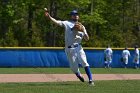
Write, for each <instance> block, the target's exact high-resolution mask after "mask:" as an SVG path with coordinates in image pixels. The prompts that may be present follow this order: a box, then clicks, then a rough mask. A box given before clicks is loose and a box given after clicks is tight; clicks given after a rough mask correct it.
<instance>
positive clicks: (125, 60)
mask: <svg viewBox="0 0 140 93" xmlns="http://www.w3.org/2000/svg"><path fill="white" fill-rule="evenodd" d="M129 57H130V52H129V50H128V49H127V47H126V48H125V49H124V50H123V51H122V62H123V63H124V67H125V68H127V64H128V58H129Z"/></svg>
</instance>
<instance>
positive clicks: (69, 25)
mask: <svg viewBox="0 0 140 93" xmlns="http://www.w3.org/2000/svg"><path fill="white" fill-rule="evenodd" d="M45 15H46V17H48V18H49V19H50V20H51V21H52V22H54V23H55V24H57V25H59V26H61V27H64V28H65V52H66V55H67V57H68V60H69V62H70V68H71V70H72V71H73V73H75V75H76V76H77V77H78V78H79V79H80V80H81V81H82V82H84V78H83V76H82V75H81V73H80V70H79V67H78V64H79V63H80V64H82V66H83V67H84V68H85V72H86V74H87V76H88V78H89V84H90V85H94V82H93V80H92V73H91V71H90V67H89V64H88V63H87V59H86V55H85V52H84V50H83V48H82V46H81V41H82V39H83V38H84V39H85V40H86V41H87V40H89V36H88V34H87V31H86V29H85V27H84V26H83V29H84V30H83V32H79V31H76V30H75V29H74V26H75V23H76V22H78V20H79V15H78V12H77V11H76V10H73V11H71V12H70V20H66V21H61V20H56V19H54V18H53V17H51V16H50V15H49V13H48V11H46V12H45Z"/></svg>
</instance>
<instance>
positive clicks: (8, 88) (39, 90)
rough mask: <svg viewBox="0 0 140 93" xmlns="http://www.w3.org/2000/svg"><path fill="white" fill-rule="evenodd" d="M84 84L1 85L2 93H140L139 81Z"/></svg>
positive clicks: (0, 91) (0, 90)
mask: <svg viewBox="0 0 140 93" xmlns="http://www.w3.org/2000/svg"><path fill="white" fill-rule="evenodd" d="M95 84H96V86H95V87H93V86H89V85H88V83H86V82H85V83H82V82H57V83H0V93H140V87H139V86H140V81H139V80H129V81H128V80H123V81H119V80H118V81H96V82H95Z"/></svg>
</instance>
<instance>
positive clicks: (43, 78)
mask: <svg viewBox="0 0 140 93" xmlns="http://www.w3.org/2000/svg"><path fill="white" fill-rule="evenodd" d="M83 76H84V78H85V80H88V78H87V76H86V75H85V74H84V75H83ZM93 78H94V80H140V74H93ZM64 81H79V79H77V78H76V76H75V75H74V74H0V83H4V82H64Z"/></svg>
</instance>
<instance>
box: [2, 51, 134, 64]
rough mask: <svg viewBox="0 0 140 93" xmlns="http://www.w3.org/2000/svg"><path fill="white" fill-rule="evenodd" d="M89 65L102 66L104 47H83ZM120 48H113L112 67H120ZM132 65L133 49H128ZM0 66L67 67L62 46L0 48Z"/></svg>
mask: <svg viewBox="0 0 140 93" xmlns="http://www.w3.org/2000/svg"><path fill="white" fill-rule="evenodd" d="M85 52H86V56H87V60H88V63H89V64H90V66H91V67H104V49H96V48H94V49H92V48H91V49H88V48H87V49H85ZM121 53H122V49H113V61H112V64H111V65H112V67H122V65H123V64H122V63H121V61H120V58H121ZM130 53H131V57H130V58H129V63H128V66H129V67H133V65H134V64H133V54H134V50H133V49H131V50H130ZM0 67H69V62H68V60H67V57H66V54H65V52H64V49H63V48H59V49H55V48H49V49H48V48H0Z"/></svg>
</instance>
